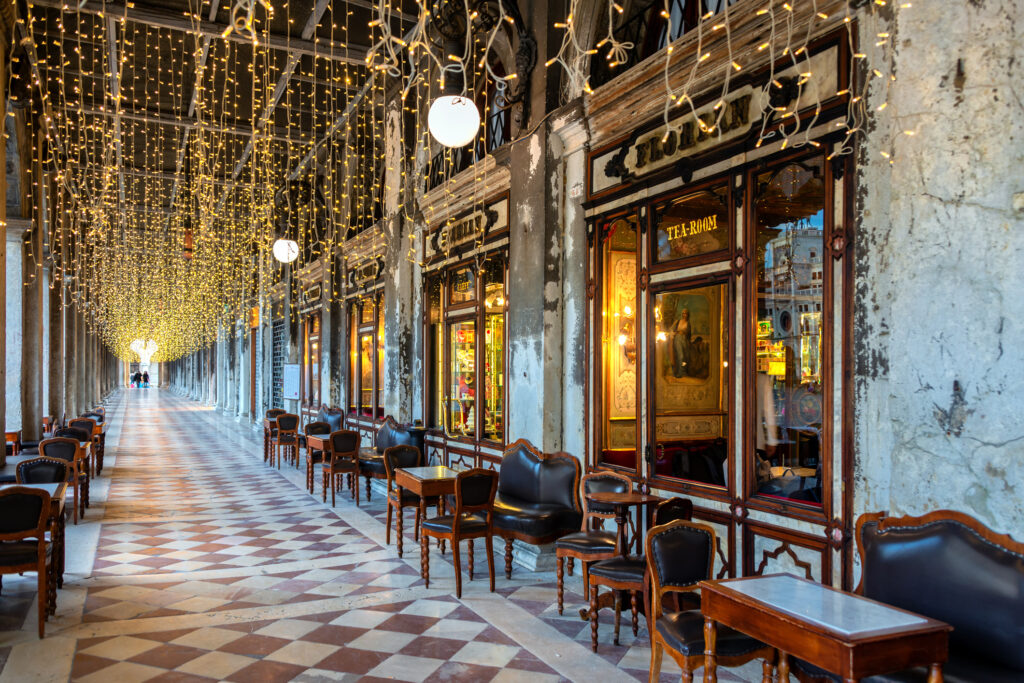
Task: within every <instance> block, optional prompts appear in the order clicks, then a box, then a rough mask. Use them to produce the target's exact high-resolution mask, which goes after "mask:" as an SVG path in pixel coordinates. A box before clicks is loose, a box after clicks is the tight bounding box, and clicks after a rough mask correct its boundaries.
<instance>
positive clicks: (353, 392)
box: [348, 306, 359, 413]
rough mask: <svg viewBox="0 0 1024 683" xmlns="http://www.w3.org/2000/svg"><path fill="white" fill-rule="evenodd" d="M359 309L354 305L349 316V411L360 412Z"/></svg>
mask: <svg viewBox="0 0 1024 683" xmlns="http://www.w3.org/2000/svg"><path fill="white" fill-rule="evenodd" d="M358 328H359V309H358V307H356V306H353V307H352V315H350V316H349V327H348V329H349V344H348V348H349V359H348V362H349V369H348V378H349V395H348V401H349V411H350V412H353V413H358V412H359V353H358V351H357V348H358V345H357V344H356V341H357V340H358V339H359V332H358Z"/></svg>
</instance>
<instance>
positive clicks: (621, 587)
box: [589, 498, 693, 652]
mask: <svg viewBox="0 0 1024 683" xmlns="http://www.w3.org/2000/svg"><path fill="white" fill-rule="evenodd" d="M692 516H693V502H692V501H690V500H689V499H686V498H670V499H668V500H663V501H661V502H660V503H659V504H658V507H657V508H655V510H654V524H655V525H661V524H667V523H669V522H674V521H677V520H689V519H690V518H691V517H692ZM589 579H590V611H589V616H590V647H591V649H592V650H593V651H594V652H597V613H598V607H597V600H598V593H599V592H600V590H599V589H600V586H605V587H607V588H609V589H611V590H612V591H613V592H614V593H615V639H614V643H615V644H616V645H618V644H619V623H620V622H621V620H622V594H621V591H629V606H630V612H631V613H632V617H633V620H632V626H633V635H634V636H635V635H636V634H637V633H638V631H639V629H640V621H639V616H638V609H637V607H638V606H637V600H638V598H639V596H643V599H644V606H645V609H644V613H645V614H647V615H648V620H647V628H648V630H650V628H651V625H652V624H651V620H650V614H651V610H650V603H649V599H648V591H647V587H648V586H647V582H648V579H647V561H646V560H645V559H644V557H643V556H642V555H641V556H639V557H638V556H635V555H626V556H622V555H615V556H614V557H612V558H609V559H607V560H601V561H600V562H595V563H594V564H592V565H591V566H590V577H589Z"/></svg>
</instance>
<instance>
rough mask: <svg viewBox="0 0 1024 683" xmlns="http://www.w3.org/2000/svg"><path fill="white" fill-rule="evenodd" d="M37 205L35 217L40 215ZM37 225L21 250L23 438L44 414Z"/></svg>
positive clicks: (35, 430)
mask: <svg viewBox="0 0 1024 683" xmlns="http://www.w3.org/2000/svg"><path fill="white" fill-rule="evenodd" d="M37 168H38V165H37ZM37 187H38V182H37ZM35 201H36V203H37V205H38V204H39V203H41V202H40V199H39V197H38V194H37V196H36V199H35ZM38 208H39V207H38V206H37V207H36V209H37V210H36V216H37V217H38V216H39V215H40V214H39V211H38ZM40 227H41V226H40V224H39V223H38V222H37V223H36V224H35V226H33V228H32V230H31V231H29V232H28V233H27V234H26V235H25V243H24V252H23V253H24V261H23V263H24V282H25V289H24V292H23V296H22V300H21V315H22V345H21V414H22V419H21V430H22V434H23V436H24V438H25V439H30V440H37V439H38V438H39V425H40V423H41V422H42V417H43V416H42V411H43V281H42V280H43V259H42V251H43V238H42V234H43V231H42V230H41V229H40Z"/></svg>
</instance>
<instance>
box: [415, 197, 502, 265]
mask: <svg viewBox="0 0 1024 683" xmlns="http://www.w3.org/2000/svg"><path fill="white" fill-rule="evenodd" d="M507 227H508V199H507V198H504V197H503V198H501V199H499V200H497V201H494V202H489V203H488V204H487V205H485V206H484V207H483V208H482V209H480V210H478V211H474V212H472V213H470V214H469V215H466V216H461V217H459V218H456V219H454V220H451V221H449V222H447V223H445V224H444V225H442V226H441V227H440V228H438V229H437V230H434V232H433V233H432V234H431V236H430V239H429V240H428V241H427V257H428V258H430V257H433V256H436V255H438V254H447V253H448V252H449V251H451V250H452V249H454V248H455V247H460V246H463V245H468V244H472V243H473V242H474V241H482V240H484V239H486V238H487V236H488V235H491V234H494V233H498V232H501V231H502V230H505V229H506V228H507Z"/></svg>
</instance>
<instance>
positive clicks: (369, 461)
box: [359, 415, 423, 500]
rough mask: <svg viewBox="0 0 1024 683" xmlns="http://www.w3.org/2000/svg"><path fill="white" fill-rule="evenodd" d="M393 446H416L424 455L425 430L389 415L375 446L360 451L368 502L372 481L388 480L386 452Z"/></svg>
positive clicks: (381, 427) (379, 432) (376, 438)
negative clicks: (385, 464)
mask: <svg viewBox="0 0 1024 683" xmlns="http://www.w3.org/2000/svg"><path fill="white" fill-rule="evenodd" d="M392 446H415V447H416V448H418V449H420V453H423V429H422V428H421V427H412V426H405V425H401V424H399V423H398V422H397V421H396V420H395V418H393V417H391V416H390V415H388V416H387V417H385V418H384V421H383V422H382V423H381V425H380V427H378V428H377V435H376V437H375V438H374V444H373V445H372V446H364V447H363V448H360V449H359V473H360V474H362V475H363V476H364V477H366V500H370V480H371V479H387V472H386V471H385V470H384V451H386V450H387V449H388V448H391V447H392Z"/></svg>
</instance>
